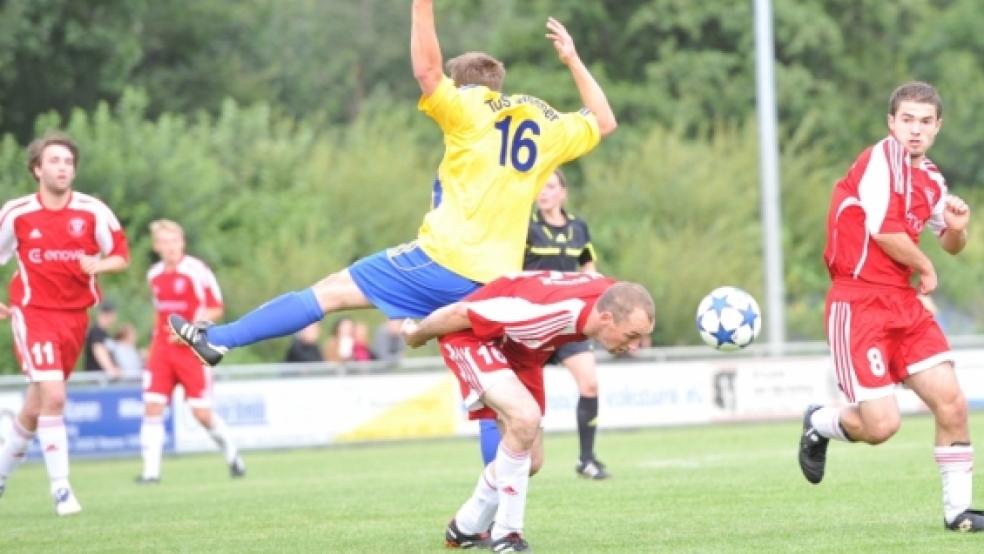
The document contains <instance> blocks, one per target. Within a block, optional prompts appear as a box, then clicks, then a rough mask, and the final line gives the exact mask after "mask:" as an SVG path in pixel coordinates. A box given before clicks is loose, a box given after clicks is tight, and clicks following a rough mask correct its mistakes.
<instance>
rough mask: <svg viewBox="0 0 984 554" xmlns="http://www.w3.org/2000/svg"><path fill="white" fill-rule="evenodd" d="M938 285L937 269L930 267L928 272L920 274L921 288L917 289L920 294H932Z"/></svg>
mask: <svg viewBox="0 0 984 554" xmlns="http://www.w3.org/2000/svg"><path fill="white" fill-rule="evenodd" d="M938 285H939V281H938V280H937V279H936V269H935V268H933V267H932V266H930V267H929V270H928V271H920V272H919V287H918V288H917V290H918V291H919V294H927V295H928V294H931V293H932V292H933V291H934V290H936V287H937V286H938Z"/></svg>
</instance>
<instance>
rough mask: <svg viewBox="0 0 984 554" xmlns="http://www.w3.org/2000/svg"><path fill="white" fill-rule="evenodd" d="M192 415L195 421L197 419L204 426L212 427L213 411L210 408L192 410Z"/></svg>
mask: <svg viewBox="0 0 984 554" xmlns="http://www.w3.org/2000/svg"><path fill="white" fill-rule="evenodd" d="M191 413H192V414H194V416H195V419H197V420H198V423H201V424H202V426H204V427H211V426H212V410H210V409H208V408H192V409H191Z"/></svg>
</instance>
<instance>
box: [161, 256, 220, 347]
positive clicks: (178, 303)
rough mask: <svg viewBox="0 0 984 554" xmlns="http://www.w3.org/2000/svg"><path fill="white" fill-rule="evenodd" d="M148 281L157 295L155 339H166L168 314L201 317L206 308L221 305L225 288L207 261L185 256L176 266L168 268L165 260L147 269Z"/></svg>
mask: <svg viewBox="0 0 984 554" xmlns="http://www.w3.org/2000/svg"><path fill="white" fill-rule="evenodd" d="M147 281H148V282H149V283H150V290H151V292H152V294H153V295H154V309H155V310H157V321H156V323H155V324H154V341H155V342H156V341H158V340H164V339H167V336H168V330H167V317H168V316H169V315H171V314H178V315H180V316H181V317H183V318H185V319H187V320H188V321H197V320H199V319H201V316H202V311H203V310H205V309H206V308H221V307H222V291H221V290H220V289H219V282H218V281H217V280H216V279H215V274H214V273H212V270H211V269H209V268H208V266H207V265H205V262H203V261H201V260H199V259H198V258H195V257H192V256H185V257H183V258H181V261H180V262H178V265H177V267H175V268H174V270H170V271H169V270H167V269H166V268H165V267H164V262H157V263H156V264H154V265H153V266H151V268H150V269H149V270H148V271H147Z"/></svg>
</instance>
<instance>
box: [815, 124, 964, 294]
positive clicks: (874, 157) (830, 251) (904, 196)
mask: <svg viewBox="0 0 984 554" xmlns="http://www.w3.org/2000/svg"><path fill="white" fill-rule="evenodd" d="M946 193H947V188H946V183H945V182H944V180H943V175H942V174H941V173H940V171H939V170H938V169H937V168H936V166H935V165H933V163H932V162H931V161H929V160H928V159H927V158H923V160H922V162H921V163H920V164H919V166H918V167H913V166H912V164H911V161H910V156H909V154H908V153H907V152H906V151H905V149H904V148H903V146H902V145H901V144H900V143H899V142H898V141H897V140H895V139H894V138H893V137H887V138H885V139H883V140H882V141H880V142H878V143H877V144H875V145H874V146H872V147H870V148H868V149H867V150H865V151H864V152H862V153H861V155H860V156H858V159H857V160H855V162H854V165H852V166H851V169H850V170H848V172H847V175H845V176H844V178H843V179H841V180H840V181H838V182H837V184H836V185H835V187H834V193H833V197H832V198H831V201H830V212H829V213H828V215H827V246H826V248H825V250H824V254H823V257H824V261H826V263H827V268H828V270H829V272H830V276H831V278H833V279H835V280H836V279H845V278H846V279H855V280H858V281H862V282H867V283H872V284H877V285H889V286H895V287H910V286H911V285H910V284H909V278H910V276H911V275H912V270H911V269H909V268H908V267H907V266H905V265H903V264H900V263H898V262H896V261H895V260H893V259H892V258H890V257H889V256H888V254H886V253H885V252H884V251H883V250H882V249H881V248H880V247H879V246H878V244H877V243H875V241H874V239H873V238H872V235H875V234H878V233H901V232H905V233H907V234H908V235H909V237H910V238H912V240H913V242H915V243H916V244H919V234H920V233H921V232H922V230H923V228H924V227H926V226H929V227H930V228H931V229H932V230H933V231H934V232H935V233H936V234H937V235H940V234H942V233H943V231H944V230H946V223H945V222H944V220H943V211H944V207H945V197H946Z"/></svg>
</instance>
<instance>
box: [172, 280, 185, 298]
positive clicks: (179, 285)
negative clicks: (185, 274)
mask: <svg viewBox="0 0 984 554" xmlns="http://www.w3.org/2000/svg"><path fill="white" fill-rule="evenodd" d="M186 288H188V283H186V282H185V280H184V279H175V280H174V292H175V293H177V294H181V293H183V292H184V291H185V289H186Z"/></svg>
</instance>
